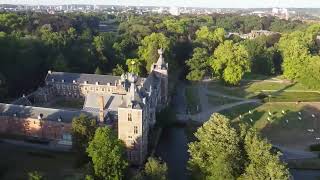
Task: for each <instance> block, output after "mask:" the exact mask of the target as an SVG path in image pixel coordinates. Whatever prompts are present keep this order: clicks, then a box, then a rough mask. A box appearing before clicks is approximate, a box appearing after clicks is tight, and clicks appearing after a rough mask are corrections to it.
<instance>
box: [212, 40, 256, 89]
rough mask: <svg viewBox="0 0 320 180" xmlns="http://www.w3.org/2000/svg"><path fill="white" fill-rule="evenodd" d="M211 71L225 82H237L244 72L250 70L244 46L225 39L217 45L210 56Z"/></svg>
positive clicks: (231, 83) (232, 83) (235, 83)
mask: <svg viewBox="0 0 320 180" xmlns="http://www.w3.org/2000/svg"><path fill="white" fill-rule="evenodd" d="M211 66H212V69H213V72H214V73H215V74H216V75H218V76H219V77H220V79H222V80H223V81H224V82H225V83H227V84H230V85H237V84H239V82H240V80H241V79H242V77H243V75H244V73H245V72H249V71H250V66H251V65H250V61H249V54H248V52H247V50H246V49H245V47H244V46H243V45H240V44H234V43H233V42H232V41H225V42H224V43H223V44H221V45H219V46H218V47H217V49H216V50H215V52H214V55H213V57H211Z"/></svg>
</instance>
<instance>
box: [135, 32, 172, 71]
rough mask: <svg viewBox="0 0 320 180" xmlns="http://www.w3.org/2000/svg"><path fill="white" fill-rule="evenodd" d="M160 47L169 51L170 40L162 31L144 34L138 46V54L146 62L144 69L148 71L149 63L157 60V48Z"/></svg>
mask: <svg viewBox="0 0 320 180" xmlns="http://www.w3.org/2000/svg"><path fill="white" fill-rule="evenodd" d="M160 48H162V50H163V52H165V53H166V52H167V53H168V52H169V51H170V49H169V48H170V40H169V39H168V38H167V37H166V36H165V35H164V34H162V33H152V34H151V35H149V36H146V37H145V38H144V39H143V40H142V42H141V46H139V50H138V54H139V57H140V59H141V60H143V61H144V62H145V64H146V67H145V68H146V70H147V71H148V72H149V71H150V68H151V65H152V64H153V63H155V62H157V59H158V57H159V54H158V49H160Z"/></svg>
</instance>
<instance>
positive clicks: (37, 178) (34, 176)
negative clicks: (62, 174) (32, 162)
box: [28, 171, 44, 180]
mask: <svg viewBox="0 0 320 180" xmlns="http://www.w3.org/2000/svg"><path fill="white" fill-rule="evenodd" d="M28 177H29V178H28V179H29V180H42V179H44V178H43V175H42V174H41V173H39V172H38V171H33V172H29V173H28Z"/></svg>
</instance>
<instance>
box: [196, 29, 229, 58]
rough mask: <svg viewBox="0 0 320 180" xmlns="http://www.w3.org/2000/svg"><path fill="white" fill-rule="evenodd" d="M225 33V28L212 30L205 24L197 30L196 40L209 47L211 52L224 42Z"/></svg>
mask: <svg viewBox="0 0 320 180" xmlns="http://www.w3.org/2000/svg"><path fill="white" fill-rule="evenodd" d="M225 34H226V32H225V31H224V29H223V28H217V29H215V30H210V29H209V28H208V27H207V26H203V27H201V28H200V29H199V30H198V31H197V32H196V40H195V42H196V43H199V44H201V45H202V46H203V47H204V48H207V49H208V51H209V52H210V53H211V52H213V50H214V49H215V48H216V47H217V46H218V45H219V44H220V43H223V42H224V40H225Z"/></svg>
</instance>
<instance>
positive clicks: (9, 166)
mask: <svg viewBox="0 0 320 180" xmlns="http://www.w3.org/2000/svg"><path fill="white" fill-rule="evenodd" d="M0 149H1V153H0V179H3V180H13V179H27V174H28V172H31V171H38V172H41V173H42V174H44V176H45V179H48V180H56V179H72V178H73V179H77V178H76V177H79V176H81V175H82V174H81V173H82V172H81V171H80V170H77V169H75V168H74V167H73V164H74V160H75V158H74V155H73V154H71V153H58V152H50V151H44V150H39V149H33V148H29V147H21V146H15V145H10V144H6V143H1V142H0Z"/></svg>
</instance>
